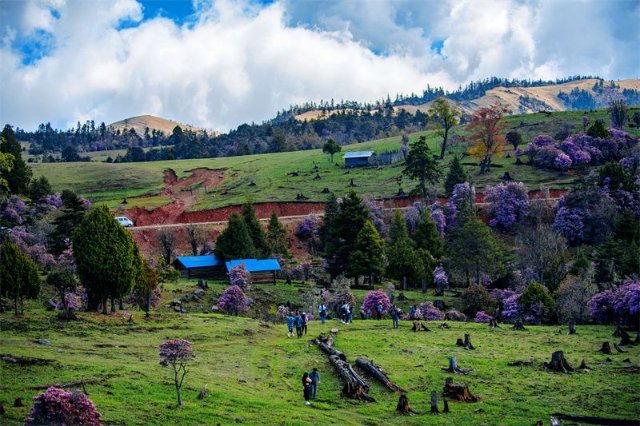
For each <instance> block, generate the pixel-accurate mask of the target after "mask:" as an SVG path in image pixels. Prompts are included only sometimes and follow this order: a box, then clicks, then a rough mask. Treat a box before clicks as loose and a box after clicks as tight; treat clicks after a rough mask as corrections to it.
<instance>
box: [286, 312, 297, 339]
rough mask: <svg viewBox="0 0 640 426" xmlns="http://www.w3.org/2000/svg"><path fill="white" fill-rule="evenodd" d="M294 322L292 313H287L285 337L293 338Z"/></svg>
mask: <svg viewBox="0 0 640 426" xmlns="http://www.w3.org/2000/svg"><path fill="white" fill-rule="evenodd" d="M295 320H296V318H295V317H294V316H293V312H289V315H287V328H288V329H289V332H288V333H287V337H293V324H294V322H295Z"/></svg>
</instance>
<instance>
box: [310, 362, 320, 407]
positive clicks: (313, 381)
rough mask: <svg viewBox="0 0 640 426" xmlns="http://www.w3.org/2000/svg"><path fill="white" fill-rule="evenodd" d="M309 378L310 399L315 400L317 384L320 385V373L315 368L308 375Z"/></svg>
mask: <svg viewBox="0 0 640 426" xmlns="http://www.w3.org/2000/svg"><path fill="white" fill-rule="evenodd" d="M309 378H310V379H311V399H316V392H317V390H318V383H320V372H318V369H317V368H315V367H314V368H313V371H312V372H311V373H309Z"/></svg>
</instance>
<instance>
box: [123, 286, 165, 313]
mask: <svg viewBox="0 0 640 426" xmlns="http://www.w3.org/2000/svg"><path fill="white" fill-rule="evenodd" d="M128 299H129V303H130V304H131V306H133V307H140V308H141V309H146V306H147V298H146V296H145V295H143V294H140V293H138V290H135V289H134V290H131V293H129V298H128ZM161 300H162V289H161V288H160V287H156V288H154V289H153V290H151V293H150V294H149V308H156V307H158V305H160V302H161Z"/></svg>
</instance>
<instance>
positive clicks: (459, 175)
mask: <svg viewBox="0 0 640 426" xmlns="http://www.w3.org/2000/svg"><path fill="white" fill-rule="evenodd" d="M468 181H469V176H468V175H467V172H465V170H464V167H463V166H462V163H461V162H460V158H459V157H458V156H457V155H455V156H454V157H453V160H451V164H450V165H449V173H447V177H446V178H445V181H444V191H445V193H446V194H447V197H451V195H452V194H453V188H454V187H455V186H456V185H457V184H459V183H464V182H468Z"/></svg>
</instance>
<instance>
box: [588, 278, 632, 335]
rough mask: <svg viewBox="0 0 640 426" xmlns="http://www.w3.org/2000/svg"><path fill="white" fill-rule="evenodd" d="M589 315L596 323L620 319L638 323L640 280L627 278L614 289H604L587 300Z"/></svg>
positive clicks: (607, 322)
mask: <svg viewBox="0 0 640 426" xmlns="http://www.w3.org/2000/svg"><path fill="white" fill-rule="evenodd" d="M589 310H590V313H591V317H592V318H593V319H594V320H595V321H596V322H598V323H601V324H610V323H612V322H614V321H616V322H617V321H618V320H622V321H626V322H627V323H631V324H636V325H637V323H638V315H639V314H640V281H638V280H633V279H630V278H627V279H626V280H625V281H624V283H623V284H622V285H621V286H620V287H618V288H617V289H615V290H605V291H603V292H600V293H598V294H596V295H595V296H593V297H592V298H591V300H589Z"/></svg>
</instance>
